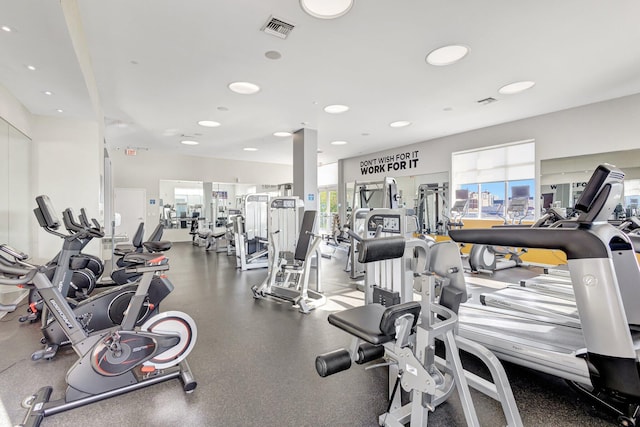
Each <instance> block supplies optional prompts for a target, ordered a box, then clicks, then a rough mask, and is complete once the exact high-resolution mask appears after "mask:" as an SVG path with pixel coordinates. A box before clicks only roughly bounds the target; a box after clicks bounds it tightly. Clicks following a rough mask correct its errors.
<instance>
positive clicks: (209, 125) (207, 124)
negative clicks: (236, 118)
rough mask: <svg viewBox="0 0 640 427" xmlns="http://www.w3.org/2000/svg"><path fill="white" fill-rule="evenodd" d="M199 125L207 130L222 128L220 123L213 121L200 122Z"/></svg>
mask: <svg viewBox="0 0 640 427" xmlns="http://www.w3.org/2000/svg"><path fill="white" fill-rule="evenodd" d="M198 124H199V125H200V126H204V127H206V128H217V127H218V126H220V123H218V122H214V121H213V120H200V121H199V122H198Z"/></svg>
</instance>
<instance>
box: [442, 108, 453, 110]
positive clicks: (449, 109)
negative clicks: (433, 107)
mask: <svg viewBox="0 0 640 427" xmlns="http://www.w3.org/2000/svg"><path fill="white" fill-rule="evenodd" d="M442 111H453V107H444V108H443V109H442Z"/></svg>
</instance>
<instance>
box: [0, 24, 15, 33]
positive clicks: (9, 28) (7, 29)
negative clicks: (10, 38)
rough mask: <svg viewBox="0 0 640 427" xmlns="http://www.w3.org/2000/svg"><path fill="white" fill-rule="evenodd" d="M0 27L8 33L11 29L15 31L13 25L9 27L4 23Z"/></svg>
mask: <svg viewBox="0 0 640 427" xmlns="http://www.w3.org/2000/svg"><path fill="white" fill-rule="evenodd" d="M0 28H2V31H6V32H7V33H10V32H11V31H13V29H12V28H11V27H7V26H6V25H3V26H2V27H0Z"/></svg>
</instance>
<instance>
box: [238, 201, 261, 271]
mask: <svg viewBox="0 0 640 427" xmlns="http://www.w3.org/2000/svg"><path fill="white" fill-rule="evenodd" d="M243 205H244V212H243V214H242V215H237V216H235V217H233V233H234V241H235V252H236V264H237V267H238V268H240V269H242V271H246V270H250V269H254V268H265V267H267V266H268V259H267V256H268V251H267V244H268V240H267V239H268V226H267V219H268V215H269V214H268V210H269V196H268V195H267V194H249V195H247V196H245V197H244V200H243Z"/></svg>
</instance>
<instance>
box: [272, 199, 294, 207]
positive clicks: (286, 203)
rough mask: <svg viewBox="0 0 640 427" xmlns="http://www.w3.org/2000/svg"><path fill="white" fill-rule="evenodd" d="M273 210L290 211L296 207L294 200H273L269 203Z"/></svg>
mask: <svg viewBox="0 0 640 427" xmlns="http://www.w3.org/2000/svg"><path fill="white" fill-rule="evenodd" d="M271 207H272V208H274V209H291V208H295V207H296V201H295V199H275V200H273V201H272V202H271Z"/></svg>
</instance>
